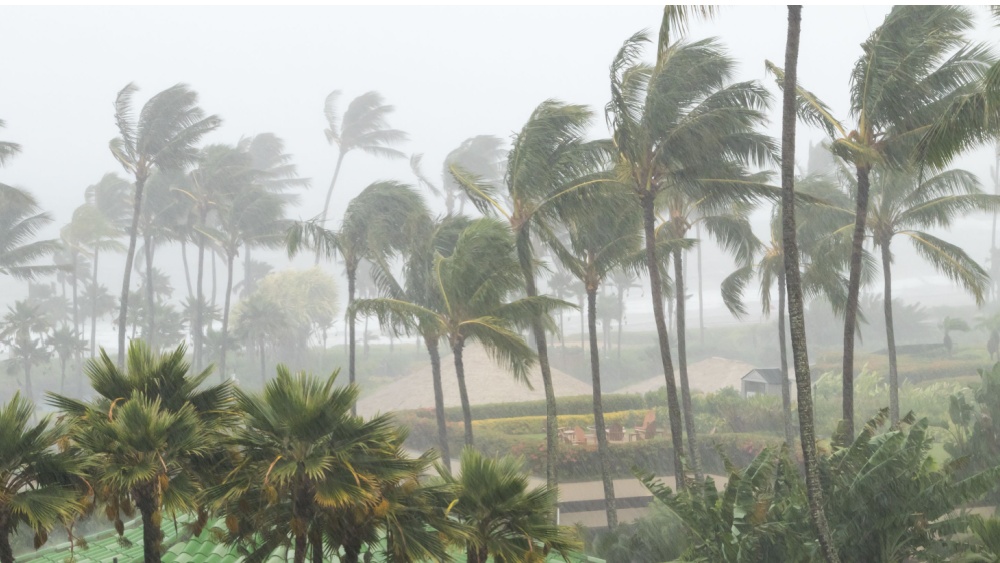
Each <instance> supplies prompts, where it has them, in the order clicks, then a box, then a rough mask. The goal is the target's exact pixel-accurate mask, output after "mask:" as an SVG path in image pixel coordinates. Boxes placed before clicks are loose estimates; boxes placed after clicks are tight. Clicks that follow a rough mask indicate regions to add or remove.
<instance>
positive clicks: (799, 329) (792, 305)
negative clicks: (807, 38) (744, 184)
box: [781, 6, 853, 563]
mask: <svg viewBox="0 0 1000 563" xmlns="http://www.w3.org/2000/svg"><path fill="white" fill-rule="evenodd" d="M801 23H802V6H789V7H788V40H787V43H786V44H785V73H784V87H783V96H782V105H781V235H782V236H781V242H782V248H783V249H784V252H783V254H784V263H785V285H786V289H787V292H788V324H789V325H790V326H789V328H790V332H791V337H792V338H791V339H792V357H793V359H794V362H795V391H796V393H797V403H798V407H799V438H800V439H801V442H802V459H803V462H804V465H805V473H806V492H807V496H808V499H809V518H810V520H812V524H813V526H814V527H815V528H816V536H817V538H818V539H819V545H820V550H821V552H822V554H823V558H824V559H826V561H827V563H839V561H840V558H839V557H838V556H837V548H836V545H834V543H833V537H832V535H831V534H830V525H829V523H828V522H827V518H826V512H824V510H823V489H822V483H820V479H819V461H818V459H817V456H816V429H815V426H814V425H815V421H814V419H813V403H812V379H811V377H810V375H809V351H808V348H807V347H806V324H805V317H804V316H803V302H802V279H801V277H802V276H801V273H800V271H799V248H798V245H797V244H796V240H795V235H796V232H795V231H796V223H795V120H796V114H795V106H796V103H795V102H796V97H797V96H796V88H797V86H798V72H797V66H798V59H799V35H800V34H801ZM851 336H852V337H853V334H852V335H851Z"/></svg>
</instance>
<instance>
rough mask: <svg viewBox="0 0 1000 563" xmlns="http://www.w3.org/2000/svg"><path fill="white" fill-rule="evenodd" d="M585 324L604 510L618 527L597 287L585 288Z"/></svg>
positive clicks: (612, 523) (611, 522)
mask: <svg viewBox="0 0 1000 563" xmlns="http://www.w3.org/2000/svg"><path fill="white" fill-rule="evenodd" d="M587 324H588V325H589V326H588V332H589V333H590V378H591V382H592V384H593V387H594V433H595V434H596V435H597V455H598V457H599V458H600V460H601V482H602V483H603V485H604V511H605V513H606V514H607V517H608V528H610V529H612V530H614V529H615V528H617V527H618V510H617V509H616V508H615V485H614V482H613V481H612V480H611V473H610V472H609V471H610V467H611V451H610V450H609V449H608V435H607V432H606V431H605V429H604V405H603V401H602V400H601V354H600V353H599V352H598V351H597V287H588V288H587Z"/></svg>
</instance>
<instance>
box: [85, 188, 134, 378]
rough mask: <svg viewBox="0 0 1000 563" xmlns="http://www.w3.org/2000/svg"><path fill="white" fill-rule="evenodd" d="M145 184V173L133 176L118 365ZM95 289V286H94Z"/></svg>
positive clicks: (121, 361) (122, 352) (122, 355)
mask: <svg viewBox="0 0 1000 563" xmlns="http://www.w3.org/2000/svg"><path fill="white" fill-rule="evenodd" d="M145 185H146V176H145V174H136V176H135V198H133V199H134V201H133V203H132V228H131V229H130V230H129V237H128V251H127V252H126V253H125V275H123V276H122V296H121V308H120V309H119V311H118V367H122V366H124V365H125V324H126V318H127V315H128V290H129V286H130V285H131V282H132V265H133V262H134V261H135V242H136V238H137V237H138V235H139V215H140V213H142V190H143V188H144V187H145ZM94 289H95V290H96V289H97V288H96V287H95V288H94Z"/></svg>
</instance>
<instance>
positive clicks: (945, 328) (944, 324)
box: [938, 317, 972, 354]
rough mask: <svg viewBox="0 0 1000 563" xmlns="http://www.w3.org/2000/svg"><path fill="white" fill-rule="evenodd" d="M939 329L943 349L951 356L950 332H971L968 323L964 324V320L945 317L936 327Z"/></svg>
mask: <svg viewBox="0 0 1000 563" xmlns="http://www.w3.org/2000/svg"><path fill="white" fill-rule="evenodd" d="M938 326H939V327H940V328H941V332H943V333H944V340H943V344H944V348H945V350H947V351H948V353H949V354H951V348H952V346H953V344H952V341H951V333H952V332H969V331H970V330H972V328H971V327H969V323H967V322H965V320H964V319H957V318H955V317H945V318H944V319H942V320H941V324H940V325H938Z"/></svg>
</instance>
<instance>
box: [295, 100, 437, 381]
mask: <svg viewBox="0 0 1000 563" xmlns="http://www.w3.org/2000/svg"><path fill="white" fill-rule="evenodd" d="M348 112H349V113H350V110H348ZM427 217H428V212H427V208H426V206H425V205H424V201H423V198H421V197H420V194H419V193H417V191H416V190H414V189H413V188H412V187H411V186H409V185H406V184H401V183H399V182H392V181H386V182H376V183H374V184H371V185H369V186H368V187H367V188H365V189H364V190H362V192H361V193H360V194H358V196H357V197H355V198H354V199H352V200H351V202H350V203H348V204H347V210H345V211H344V221H343V223H342V224H341V226H340V229H339V230H338V231H336V232H334V231H331V230H328V229H325V228H324V227H323V226H322V224H321V223H320V222H319V221H321V220H322V217H321V218H320V219H319V220H313V221H306V222H301V221H300V222H296V223H294V224H293V225H292V227H291V228H290V229H289V231H288V238H287V246H288V256H289V257H292V256H295V254H296V253H298V251H299V249H300V248H301V247H313V248H316V250H317V253H322V254H325V255H326V256H327V257H333V256H334V255H335V254H336V253H340V255H341V257H342V258H343V260H344V270H345V272H346V274H347V304H348V309H350V306H351V304H353V303H354V299H355V284H356V282H357V273H358V268H359V267H360V265H361V261H362V260H369V261H378V260H388V259H389V258H390V257H391V256H393V255H394V254H396V253H399V252H404V251H406V250H407V249H408V248H409V247H410V246H411V244H413V241H414V235H415V234H416V233H418V232H420V229H421V228H422V225H423V224H424V223H425V222H426V221H427ZM354 321H355V319H354V316H353V315H350V316H349V318H348V337H347V338H348V341H349V345H348V346H349V348H348V360H347V365H348V370H347V375H348V381H349V382H350V383H354V382H355V350H354V349H355V337H354V325H355V322H354Z"/></svg>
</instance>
